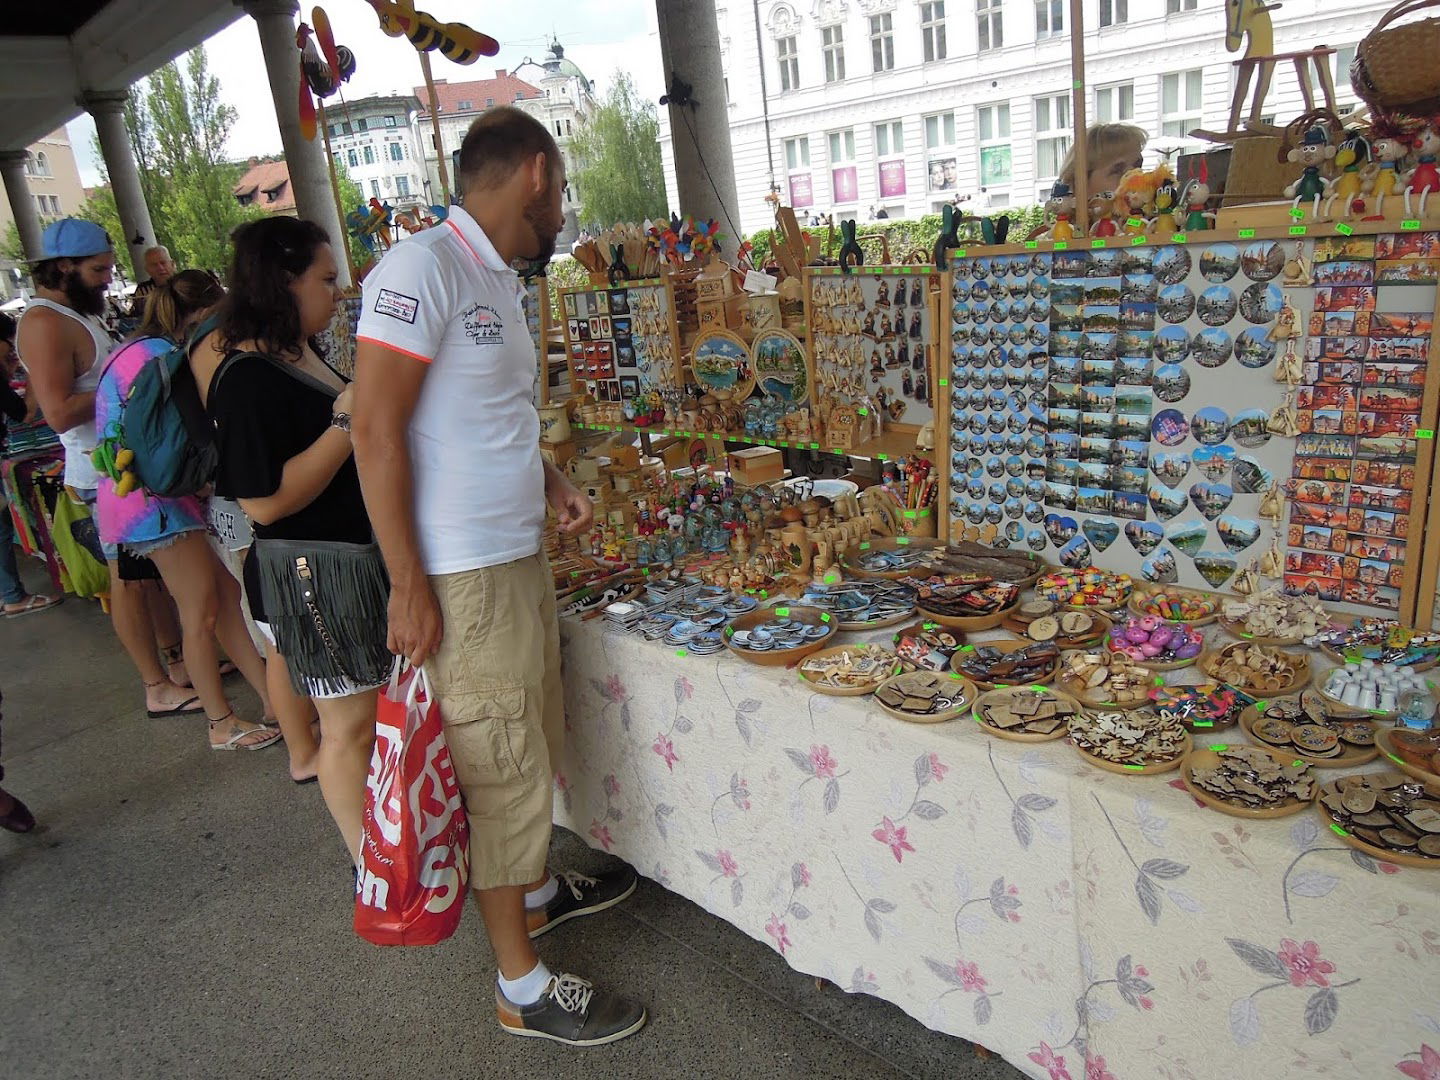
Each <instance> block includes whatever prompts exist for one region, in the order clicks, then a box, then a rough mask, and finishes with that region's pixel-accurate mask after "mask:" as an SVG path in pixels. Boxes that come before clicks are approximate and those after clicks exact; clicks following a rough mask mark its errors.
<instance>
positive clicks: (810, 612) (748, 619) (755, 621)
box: [724, 604, 840, 667]
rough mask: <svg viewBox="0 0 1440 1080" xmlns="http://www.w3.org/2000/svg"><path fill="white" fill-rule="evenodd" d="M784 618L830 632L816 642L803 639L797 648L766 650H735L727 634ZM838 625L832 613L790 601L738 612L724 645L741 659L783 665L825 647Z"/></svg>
mask: <svg viewBox="0 0 1440 1080" xmlns="http://www.w3.org/2000/svg"><path fill="white" fill-rule="evenodd" d="M782 611H783V612H785V614H784V615H782V614H780V612H782ZM785 619H793V620H794V621H795V622H803V623H808V624H809V625H811V626H824V627H828V628H829V630H830V633H828V634H826V635H825V636H824V637H823V638H820V639H819V640H817V641H813V642H806V643H805V644H804V645H801V646H800V647H799V648H797V649H770V650H768V651H766V652H755V651H754V650H753V649H737V648H736V647H735V646H734V645H731V644H730V635H731V634H733V633H734V632H735V631H736V630H750V629H752V628H753V627H756V626H759V625H760V624H761V623H767V622H775V621H777V620H780V621H783V620H785ZM839 625H840V624H839V623H838V622H836V621H835V619H834V616H831V615H827V614H826V613H825V612H823V611H821V610H820V609H819V608H813V607H800V606H798V605H789V604H781V605H779V606H778V607H773V608H758V609H757V610H755V611H749V612H746V613H745V614H744V615H741V616H740V617H739V618H737V619H735V620H734V621H733V622H732V623H730V625H728V626H727V627H726V628H725V634H724V637H725V648H727V649H729V650H730V652H731V654H732V655H734V656H738V657H740V659H742V660H748V661H749V662H750V663H752V664H759V665H760V666H761V667H784V666H785V665H786V664H789V663H792V662H794V661H796V660H800V659H802V658H803V657H806V656H809V655H810V654H811V653H813V652H817V651H819V650H820V649H824V648H828V647H829V646H830V645H831V644H832V643H833V639H834V637H835V632H836V630H837V629H838V628H839Z"/></svg>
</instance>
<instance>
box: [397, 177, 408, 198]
mask: <svg viewBox="0 0 1440 1080" xmlns="http://www.w3.org/2000/svg"><path fill="white" fill-rule="evenodd" d="M395 194H396V195H399V196H400V197H401V198H404V197H405V196H407V195H409V194H410V178H409V177H408V176H397V177H396V178H395Z"/></svg>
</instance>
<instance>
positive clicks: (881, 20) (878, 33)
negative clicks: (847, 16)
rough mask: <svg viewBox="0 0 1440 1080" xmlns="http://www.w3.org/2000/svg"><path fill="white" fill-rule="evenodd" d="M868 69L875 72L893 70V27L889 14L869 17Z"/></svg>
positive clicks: (892, 20) (892, 19)
mask: <svg viewBox="0 0 1440 1080" xmlns="http://www.w3.org/2000/svg"><path fill="white" fill-rule="evenodd" d="M870 67H871V70H872V71H876V72H880V71H893V70H894V69H895V25H894V17H893V16H892V15H891V14H890V13H889V12H886V13H885V14H884V15H872V16H870Z"/></svg>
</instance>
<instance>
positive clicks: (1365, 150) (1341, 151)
mask: <svg viewBox="0 0 1440 1080" xmlns="http://www.w3.org/2000/svg"><path fill="white" fill-rule="evenodd" d="M1369 163H1370V143H1369V141H1368V140H1366V138H1365V136H1364V135H1362V134H1361V133H1360V131H1359V130H1358V129H1352V130H1351V131H1349V132H1347V133H1346V136H1345V139H1344V141H1343V142H1341V143H1340V146H1339V148H1338V149H1337V150H1336V151H1335V168H1336V169H1338V170H1339V175H1338V176H1336V177H1335V179H1334V180H1333V181H1332V182H1331V184H1330V197H1329V198H1328V199H1326V200H1325V216H1326V217H1327V218H1332V219H1333V218H1334V216H1335V200H1336V199H1340V200H1342V201H1341V204H1340V208H1341V212H1342V213H1343V214H1344V215H1345V217H1347V218H1351V217H1354V216H1355V215H1356V214H1363V213H1364V212H1365V200H1364V199H1362V198H1361V197H1360V195H1361V192H1363V191H1364V187H1365V185H1364V181H1365V167H1366V166H1367V165H1368V164H1369Z"/></svg>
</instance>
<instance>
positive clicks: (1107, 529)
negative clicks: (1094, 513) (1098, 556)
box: [1080, 518, 1120, 551]
mask: <svg viewBox="0 0 1440 1080" xmlns="http://www.w3.org/2000/svg"><path fill="white" fill-rule="evenodd" d="M1080 528H1081V531H1083V532H1084V533H1085V536H1086V538H1087V539H1088V540H1089V541H1090V543H1092V544H1094V545H1095V550H1096V551H1104V550H1105V549H1106V548H1108V547H1109V546H1110V545H1111V544H1113V543H1114V542H1115V540H1116V539H1117V538H1118V537H1119V535H1120V526H1119V525H1118V524H1117V523H1115V522H1113V521H1108V520H1106V519H1103V518H1100V519H1096V518H1086V519H1085V522H1084V524H1083V525H1081V527H1080Z"/></svg>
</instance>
